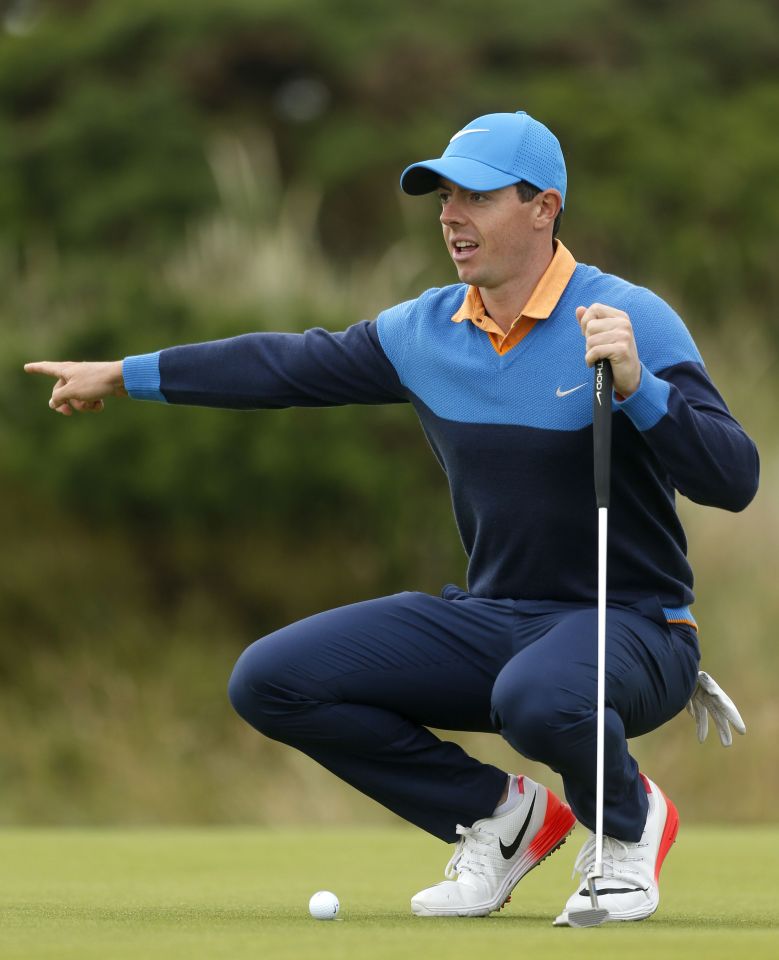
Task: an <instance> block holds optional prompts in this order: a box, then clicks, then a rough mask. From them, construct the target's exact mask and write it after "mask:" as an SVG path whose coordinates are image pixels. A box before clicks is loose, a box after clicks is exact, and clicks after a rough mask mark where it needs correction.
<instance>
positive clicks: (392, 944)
mask: <svg viewBox="0 0 779 960" xmlns="http://www.w3.org/2000/svg"><path fill="white" fill-rule="evenodd" d="M580 842H581V838H580V837H579V838H577V836H576V834H574V837H573V838H572V839H571V840H570V841H569V842H568V844H567V845H566V846H565V847H564V848H563V849H562V851H560V852H559V853H557V854H556V855H555V856H554V857H552V858H551V859H550V860H548V861H546V862H545V863H544V864H543V865H542V867H541V868H540V869H538V870H535V871H533V872H532V873H531V874H529V875H528V876H527V877H526V878H525V880H523V881H522V883H521V885H520V886H519V887H518V888H517V889H516V890H515V892H514V897H513V901H512V903H511V904H510V905H509V907H507V908H506V909H505V910H503V911H502V913H500V914H499V915H494V916H492V917H490V918H488V919H473V920H471V919H467V920H465V919H461V920H422V919H418V918H415V917H413V916H411V914H410V912H409V907H408V900H409V896H410V895H411V894H413V893H414V892H415V891H416V890H417V889H419V888H420V887H423V886H426V885H428V884H429V883H431V882H433V881H435V880H436V879H440V877H441V872H442V869H443V866H444V864H445V862H446V859H447V855H448V848H446V847H445V846H444V845H442V844H440V843H439V842H438V841H436V840H433V839H431V838H429V837H427V836H425V835H422V834H420V833H418V832H416V831H413V830H410V829H406V828H402V827H400V828H396V829H393V828H387V829H371V830H367V829H366V830H362V829H353V830H344V829H338V830H323V829H316V830H294V829H284V830H278V831H269V830H260V829H192V830H185V829H181V830H37V829H31V830H6V831H0V851H2V852H1V853H0V863H1V864H2V870H0V956H2V958H3V960H21V958H24V960H28V958H30V960H32V958H54V957H56V958H71V957H72V958H79V960H90V958H100V960H114V958H116V960H122V958H130V957H132V958H143V960H155V958H166V960H169V958H178V957H185V958H188V960H200V958H217V957H219V958H222V957H224V958H231V960H241V958H244V957H245V958H252V960H257V958H272V960H276V958H279V960H285V958H290V960H292V958H295V960H307V958H316V960H340V958H351V957H354V958H369V960H385V958H386V960H390V958H392V960H397V958H405V957H409V958H411V957H424V958H425V960H437V958H438V957H441V958H444V957H445V958H453V957H458V956H463V957H472V956H477V957H478V958H479V960H482V958H485V960H486V958H487V957H488V956H489V957H492V956H494V957H496V958H499V957H504V956H516V955H517V953H516V951H520V950H521V951H525V950H528V949H530V950H533V951H534V953H533V956H536V957H538V958H543V960H557V958H561V960H562V958H566V960H568V958H571V957H575V958H576V960H589V958H593V960H604V958H608V957H612V956H613V957H620V958H621V957H630V958H631V960H640V958H644V957H646V958H649V957H652V958H654V957H663V958H672V957H684V958H693V960H694V958H696V957H701V958H703V957H705V958H706V960H718V958H722V960H725V958H727V960H731V958H732V957H733V956H745V957H749V958H750V960H756V958H763V957H765V958H775V957H777V956H779V897H778V894H779V879H778V873H779V870H778V868H777V864H778V863H779V827H769V828H765V827H755V828H743V829H738V830H725V829H721V828H701V827H697V828H693V827H690V828H688V829H683V831H682V832H681V833H680V836H679V840H678V842H677V844H676V847H675V848H674V850H673V851H672V853H671V855H670V856H669V858H668V860H667V861H666V865H665V867H664V870H663V877H662V880H663V885H662V892H663V900H662V903H661V907H660V910H659V912H658V913H657V914H656V915H655V916H654V917H653V918H651V919H650V920H648V921H646V922H644V923H639V924H620V925H613V926H605V927H601V928H598V929H593V930H568V929H553V928H552V927H551V925H550V924H551V919H552V917H553V916H554V915H555V913H556V912H557V910H558V909H559V908H560V907H561V906H562V904H563V902H564V901H565V899H566V898H567V896H568V894H569V892H570V890H571V889H572V885H571V881H570V877H569V875H570V871H571V867H572V863H573V860H574V858H575V855H576V851H577V849H578V846H579V844H580ZM323 888H324V889H330V890H334V891H335V892H336V893H337V894H338V896H339V897H340V899H341V914H340V918H339V919H338V920H336V921H334V922H327V923H322V922H317V921H315V920H312V919H311V918H310V917H309V916H308V910H307V904H308V898H309V896H310V895H311V894H312V893H313V892H314V891H315V890H318V889H323ZM528 955H529V954H528Z"/></svg>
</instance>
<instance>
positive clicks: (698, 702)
mask: <svg viewBox="0 0 779 960" xmlns="http://www.w3.org/2000/svg"><path fill="white" fill-rule="evenodd" d="M687 712H688V713H689V714H690V716H691V717H692V718H693V719H694V720H695V725H696V727H697V728H698V739H699V740H700V742H701V743H703V741H704V740H705V739H706V736H707V734H708V732H709V714H711V716H712V719H713V720H714V724H715V726H716V727H717V733H718V734H719V738H720V740H721V741H722V746H723V747H729V746H730V745H731V743H733V735H732V733H731V732H730V725H731V724H733V727H734V728H735V730H736V732H737V733H741V734H743V733H746V732H747V728H746V725H745V724H744V721H743V720H742V719H741V714H740V713H739V712H738V710H737V709H736V705H735V703H733V701H732V700H731V699H730V697H729V696H728V695H727V694H726V693H725V691H724V690H723V689H722V687H720V685H719V684H718V683H717V682H716V681H715V680H714V678H713V677H710V676H709V675H708V673H704V671H703V670H700V671H699V672H698V682H697V683H696V684H695V689H694V690H693V692H692V698H691V699H690V702H689V703H688V704H687Z"/></svg>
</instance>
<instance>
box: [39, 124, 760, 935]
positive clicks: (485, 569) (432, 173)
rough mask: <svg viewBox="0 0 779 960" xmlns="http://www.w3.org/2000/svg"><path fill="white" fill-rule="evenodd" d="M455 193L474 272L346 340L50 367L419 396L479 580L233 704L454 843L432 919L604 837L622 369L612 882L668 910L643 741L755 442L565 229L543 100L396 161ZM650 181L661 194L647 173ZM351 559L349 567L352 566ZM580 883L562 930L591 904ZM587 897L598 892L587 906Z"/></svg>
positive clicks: (422, 900) (354, 608) (491, 905)
mask: <svg viewBox="0 0 779 960" xmlns="http://www.w3.org/2000/svg"><path fill="white" fill-rule="evenodd" d="M401 187H402V189H403V190H404V191H405V192H406V193H408V194H412V195H419V194H427V193H433V192H434V193H437V194H438V197H439V199H440V205H441V215H440V221H441V227H442V229H443V238H444V242H445V243H446V246H447V249H448V250H449V253H450V255H451V258H452V260H453V262H454V265H455V268H456V271H457V274H458V277H459V283H456V284H453V285H451V286H446V287H442V288H440V289H432V290H427V291H425V292H424V293H422V294H421V295H420V296H419V297H417V298H416V299H414V300H410V301H408V302H406V303H401V304H399V305H397V306H393V307H391V308H389V309H387V310H385V311H384V312H382V313H381V314H379V316H378V317H377V318H376V319H375V320H371V321H363V322H360V323H356V324H354V325H353V326H349V327H348V329H346V330H345V331H343V332H341V333H329V332H327V331H325V330H321V329H312V330H309V331H307V332H306V333H303V334H276V333H259V334H250V335H246V336H239V337H235V338H232V339H227V340H221V341H217V342H213V343H201V344H194V345H190V346H179V347H173V348H170V349H166V350H162V351H160V352H158V353H153V354H148V355H143V356H134V357H127V358H126V359H125V360H124V361H118V362H113V363H49V362H46V363H36V364H29V365H27V367H26V369H27V370H28V371H29V372H32V373H43V374H48V375H51V376H54V377H56V378H57V382H56V384H55V386H54V390H53V394H52V398H51V401H50V406H51V407H52V408H53V409H55V410H57V411H58V412H60V413H63V414H66V415H70V414H71V413H72V412H73V411H74V410H77V411H96V410H99V409H101V408H102V406H103V399H104V398H105V397H106V396H109V395H121V396H125V395H129V396H130V397H133V398H135V399H138V400H156V401H159V402H162V403H169V404H199V405H204V406H213V407H228V408H233V409H236V408H240V409H247V408H251V409H253V408H271V407H289V406H328V405H337V404H346V403H366V404H378V403H411V404H413V406H414V409H415V410H416V412H417V414H418V416H419V419H420V421H421V423H422V428H423V430H424V432H425V435H426V437H427V439H428V441H429V443H430V446H431V448H432V450H433V453H434V454H435V456H436V457H437V459H438V461H439V463H440V464H441V466H442V468H443V469H444V471H445V473H446V476H447V478H448V481H449V485H450V488H451V496H452V503H453V507H454V514H455V518H456V522H457V525H458V528H459V531H460V535H461V537H462V541H463V545H464V547H465V552H466V554H467V557H468V571H467V588H466V589H461V588H460V587H457V586H453V585H449V586H446V587H444V589H443V591H442V593H441V595H440V596H430V595H427V594H424V593H415V592H408V593H401V594H397V595H396V596H391V597H382V598H379V599H375V600H369V601H366V602H363V603H357V604H354V605H351V606H346V607H342V608H339V609H335V610H329V611H327V612H324V613H320V614H318V615H316V616H313V617H309V618H308V619H306V620H303V621H301V622H299V623H294V624H292V625H290V626H288V627H285V628H284V629H281V630H279V631H277V632H275V633H272V634H271V635H270V636H267V637H264V638H262V639H260V640H257V641H256V642H255V643H253V644H252V645H251V646H250V647H249V648H248V649H247V650H246V651H245V652H244V653H243V654H242V655H241V657H240V658H239V660H238V662H237V664H236V666H235V670H234V672H233V675H232V678H231V680H230V685H229V693H230V699H231V701H232V703H233V706H234V707H235V709H236V710H237V711H238V713H239V714H240V715H241V716H242V717H243V718H245V719H246V721H247V722H248V723H250V724H251V725H252V726H253V727H254V728H255V729H257V730H258V731H259V732H260V733H262V734H264V735H265V736H267V737H271V738H273V739H275V740H279V741H281V742H283V743H286V744H289V745H290V746H292V747H295V748H297V749H298V750H302V751H303V752H304V753H306V754H307V755H308V756H310V757H313V758H314V759H315V760H316V761H318V762H319V763H320V764H322V765H323V766H325V767H326V768H327V769H329V770H331V771H332V772H333V773H334V774H335V775H336V776H338V777H340V778H341V779H342V780H345V781H346V782H347V783H350V784H351V785H352V786H354V787H356V788H357V789H358V790H360V791H362V792H363V793H364V794H367V795H368V796H370V797H373V798H374V799H375V800H376V801H378V802H379V803H381V804H383V805H384V806H385V807H387V808H389V809H390V810H393V811H394V812H395V813H397V814H398V815H399V816H401V817H403V818H405V819H406V820H408V821H410V822H411V823H414V824H416V825H417V826H419V827H421V828H422V829H423V830H426V831H428V832H429V833H432V834H434V835H435V836H437V837H440V838H441V839H442V840H444V841H446V842H447V843H455V844H456V846H455V848H454V853H453V855H452V857H451V859H450V861H449V863H448V865H447V868H446V871H445V877H446V879H445V880H444V881H443V882H441V883H438V884H435V885H434V886H431V887H429V888H428V889H425V890H422V891H420V892H419V893H417V894H416V895H415V896H414V897H413V898H412V900H411V907H412V910H413V912H414V913H415V914H417V915H419V916H426V917H435V916H481V915H486V914H488V913H490V912H491V911H493V910H498V909H500V907H501V906H502V905H503V904H504V903H505V902H506V900H507V899H508V897H509V894H510V893H511V890H512V889H513V888H514V886H515V885H516V884H517V883H518V881H519V880H520V879H521V878H522V877H523V876H524V875H525V874H526V873H527V872H528V871H529V870H531V869H532V868H533V867H535V866H536V865H537V864H539V863H540V862H541V861H542V860H543V859H544V858H545V857H547V856H548V855H549V854H550V853H552V852H553V851H554V850H556V849H557V848H558V847H559V846H560V845H561V844H562V843H563V842H564V841H565V839H566V837H567V836H568V834H569V833H570V832H571V830H572V829H573V827H574V825H575V823H576V821H577V820H578V821H579V822H580V823H581V824H583V825H584V826H585V827H586V828H588V829H589V830H590V831H592V830H594V827H595V793H596V789H595V779H596V762H595V760H596V721H597V717H596V688H597V649H596V632H597V631H596V617H597V609H596V604H597V571H596V562H595V558H596V549H595V545H596V542H597V511H596V504H595V496H594V492H593V482H592V475H593V461H592V440H591V434H592V380H593V371H592V367H593V364H595V363H596V362H597V361H598V360H600V359H602V358H605V359H607V360H608V361H609V362H610V363H611V367H612V370H613V375H614V391H613V401H612V402H613V425H612V429H613V454H612V483H611V505H610V524H609V526H610V536H609V558H610V568H609V594H608V618H607V631H608V632H607V660H606V711H605V737H606V740H605V793H604V833H605V835H606V836H605V840H604V860H603V866H604V877H603V879H602V880H600V881H599V882H598V902H599V904H600V906H601V907H605V908H606V909H607V910H608V916H609V919H610V920H611V921H620V920H640V919H642V918H644V917H647V916H649V915H650V914H652V913H653V912H654V911H655V910H656V909H657V906H658V902H659V891H658V876H659V873H660V868H661V865H662V863H663V859H664V858H665V856H666V855H667V853H668V851H669V849H670V847H671V844H672V843H673V841H674V838H675V836H676V833H677V829H678V823H679V817H678V813H677V810H676V808H675V806H674V804H673V803H672V802H671V800H670V799H669V798H668V797H667V796H666V795H665V794H664V793H663V791H662V789H661V788H660V787H659V786H658V785H657V784H656V783H654V782H653V781H652V780H651V779H650V778H649V777H648V776H646V775H644V773H642V772H641V771H639V768H638V765H637V763H636V761H635V760H634V759H633V758H632V757H631V755H630V753H629V750H628V743H627V741H628V739H630V738H632V737H638V736H641V735H642V734H645V733H648V732H649V731H651V730H655V729H657V728H658V727H660V726H661V725H662V724H664V723H665V722H666V721H668V720H670V719H671V718H672V717H673V716H675V715H676V714H677V713H678V712H679V711H680V710H681V709H682V708H683V707H684V706H685V704H686V703H687V702H688V700H690V697H691V696H692V695H693V691H694V690H695V689H696V682H697V679H698V664H699V648H698V640H697V627H696V622H695V618H694V615H693V613H692V610H691V604H692V602H693V593H692V582H693V577H692V572H691V570H690V567H689V565H688V562H687V558H686V540H685V535H684V532H683V530H682V527H681V524H680V522H679V518H678V516H677V513H676V509H675V496H676V493H677V491H678V492H679V493H681V494H683V495H684V496H685V497H688V498H689V499H691V500H694V501H695V502H696V503H701V504H707V505H710V506H715V507H721V508H724V509H726V510H734V511H737V510H742V509H743V508H744V507H745V506H746V505H747V504H748V503H749V502H750V500H751V499H752V497H753V496H754V494H755V491H756V488H757V482H758V457H757V452H756V449H755V446H754V444H753V443H752V441H751V440H750V439H749V437H748V436H747V435H746V434H745V433H744V431H743V429H742V428H741V426H740V425H739V424H738V423H737V422H736V420H735V419H734V418H733V417H732V416H731V414H730V413H729V411H728V408H727V406H726V405H725V402H724V401H723V399H722V397H721V396H720V395H719V393H718V392H717V390H716V388H715V386H714V384H713V383H712V382H711V380H710V378H709V376H708V374H707V372H706V369H705V367H704V365H703V361H702V359H701V356H700V354H699V353H698V350H697V349H696V346H695V344H694V342H693V340H692V338H691V336H690V334H689V333H688V331H687V329H686V327H685V326H684V324H683V322H682V320H681V319H680V318H679V316H678V315H677V314H676V313H675V312H674V310H673V309H672V308H671V307H670V306H668V304H666V303H665V302H664V301H663V300H662V299H660V298H659V297H658V296H656V295H655V294H654V293H652V292H650V291H649V290H647V289H645V288H643V287H637V286H634V285H633V284H631V283H629V282H627V281H625V280H622V279H620V278H619V277H615V276H611V275H609V274H606V273H602V272H601V271H600V270H599V269H597V268H596V267H593V266H587V265H585V264H583V263H579V262H577V260H576V259H575V258H574V256H573V254H572V253H571V252H570V251H569V250H568V249H566V247H565V246H564V245H563V244H562V242H561V241H560V240H559V239H557V232H558V228H559V225H560V219H561V216H562V212H563V209H564V206H565V203H566V169H565V163H564V160H563V154H562V151H561V148H560V144H559V142H558V140H557V138H556V137H555V136H554V135H553V134H552V133H551V132H550V131H549V130H548V129H547V128H546V127H545V126H544V125H542V124H541V123H539V122H538V121H537V120H534V119H533V118H532V117H530V116H528V114H526V113H524V112H517V113H496V114H490V115H487V116H482V117H478V118H477V119H476V120H474V121H472V122H471V123H469V124H468V125H467V126H465V127H464V128H463V129H461V130H458V131H453V136H452V138H451V140H450V141H449V144H448V146H447V147H446V149H445V151H444V153H443V155H442V156H441V157H440V158H436V159H433V160H427V161H423V162H421V163H415V164H413V165H411V166H410V167H408V168H407V169H406V170H405V171H404V172H403V175H402V177H401ZM637 189H640V186H638V185H637ZM334 562H337V557H336V558H334ZM430 727H435V728H442V729H449V730H470V731H495V732H497V733H499V734H500V735H501V736H503V737H504V738H505V739H506V740H507V741H508V743H509V744H510V745H511V746H512V747H513V748H514V750H515V751H516V753H517V754H518V757H517V762H518V764H519V765H521V761H520V757H526V758H528V759H531V760H535V761H538V762H540V763H542V764H545V765H546V766H547V767H549V768H550V769H552V770H554V771H557V773H559V774H560V776H561V777H562V781H563V785H564V789H565V801H566V802H563V801H562V800H561V799H559V798H558V797H557V796H555V795H554V794H553V793H552V792H551V791H550V790H549V789H547V788H546V787H545V786H543V785H542V784H540V783H536V782H534V781H533V780H531V779H530V778H529V777H527V776H523V775H522V774H521V773H519V774H514V773H509V772H506V771H504V770H499V769H497V768H496V767H494V766H490V765H488V764H485V763H481V762H480V761H479V760H478V759H476V758H474V757H471V756H469V755H468V754H467V753H466V752H465V751H464V750H463V749H462V748H461V747H460V746H458V745H456V744H454V743H451V742H447V741H446V740H442V739H439V738H438V737H437V736H435V735H434V734H433V733H432V732H431V731H430V729H429V728H430ZM594 856H595V843H594V838H593V837H592V836H590V837H589V838H588V839H587V840H586V841H585V843H584V845H583V847H582V850H581V853H580V854H579V857H578V859H577V861H576V867H577V869H578V871H579V873H580V874H581V882H580V883H578V884H577V887H576V889H575V890H574V891H573V893H572V895H571V896H570V898H569V899H568V901H567V903H563V904H562V905H561V909H560V911H559V915H558V916H557V918H556V920H555V921H554V922H555V923H556V924H558V925H562V926H565V925H567V924H568V911H569V910H573V909H575V908H576V907H577V906H587V905H588V904H589V893H588V889H587V884H586V882H585V881H586V877H587V873H588V870H589V868H590V866H591V864H592V862H593V860H594ZM585 898H586V899H585Z"/></svg>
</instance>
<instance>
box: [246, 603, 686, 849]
mask: <svg viewBox="0 0 779 960" xmlns="http://www.w3.org/2000/svg"><path fill="white" fill-rule="evenodd" d="M596 640H597V610H596V609H595V608H594V607H589V606H581V605H576V604H570V603H556V602H543V601H527V600H525V601H523V600H516V601H515V600H487V599H483V598H479V597H474V596H471V595H470V594H468V593H466V592H464V591H463V590H460V589H459V588H457V587H455V586H448V587H445V588H444V590H443V592H442V594H441V596H440V597H436V596H430V595H428V594H424V593H401V594H397V595H395V596H391V597H382V598H380V599H377V600H368V601H365V602H363V603H357V604H352V605H350V606H346V607H340V608H338V609H335V610H328V611H326V612H324V613H320V614H317V615H316V616H313V617H309V618H307V619H305V620H302V621H300V622H299V623H294V624H292V625H290V626H288V627H285V628H284V629H282V630H278V631H277V632H275V633H272V634H270V635H269V636H267V637H264V638H263V639H261V640H258V641H256V642H255V643H253V644H252V645H251V646H250V647H249V648H248V649H247V650H245V651H244V653H243V654H242V655H241V657H240V658H239V660H238V662H237V664H236V666H235V670H234V671H233V675H232V677H231V679H230V685H229V693H230V699H231V702H232V704H233V706H234V707H235V709H236V711H237V712H238V713H239V714H240V716H242V717H243V718H244V719H245V720H246V721H247V722H248V723H250V724H251V725H252V726H253V727H255V728H256V729H257V730H259V731H260V732H261V733H263V734H265V735H266V736H268V737H271V738H273V739H275V740H279V741H281V742H283V743H287V744H289V745H290V746H293V747H295V748H297V749H298V750H302V751H303V752H304V753H306V754H308V756H310V757H312V758H313V759H314V760H316V761H317V762H319V763H321V764H322V765H323V766H325V767H327V769H329V770H331V771H332V772H333V773H334V774H336V776H338V777H340V778H341V779H342V780H345V781H346V782H347V783H350V784H351V785H352V786H354V787H356V788H357V789H358V790H360V791H362V792H363V793H365V794H367V795H368V796H370V797H373V799H375V800H377V801H378V802H379V803H381V804H383V805H384V806H385V807H388V808H389V809H390V810H393V811H394V812H395V813H397V814H399V815H400V816H401V817H403V818H404V819H406V820H408V821H410V822H411V823H414V824H416V825H417V826H419V827H422V828H423V829H424V830H427V831H428V832H430V833H432V834H434V835H435V836H438V837H440V838H441V839H443V840H446V841H448V842H451V841H454V840H455V839H456V833H455V827H456V825H457V824H458V823H461V824H464V825H470V824H471V823H473V822H474V821H475V820H478V819H480V818H482V817H488V816H490V815H491V813H492V811H493V810H494V808H495V806H496V804H497V802H498V800H499V798H500V795H501V793H502V791H503V788H504V786H505V783H506V773H505V772H504V771H502V770H499V769H497V768H496V767H494V766H491V765H489V764H484V763H481V762H480V761H478V760H477V759H475V758H473V757H471V756H469V755H468V754H467V753H466V752H465V751H464V750H463V749H462V748H461V747H460V746H459V745H457V744H454V743H451V742H447V741H445V740H441V739H439V738H438V737H437V736H435V735H434V734H433V733H432V732H431V731H430V730H429V729H428V727H437V728H440V729H445V730H446V729H448V730H470V731H494V732H499V733H500V734H501V735H502V736H503V737H504V738H505V739H506V740H507V741H508V743H510V744H511V746H512V747H513V748H514V749H515V750H516V751H517V752H518V753H520V754H522V755H523V756H525V757H528V758H529V759H532V760H537V761H540V762H542V763H544V764H546V765H547V766H549V767H551V768H552V769H553V770H555V771H557V772H558V773H559V774H560V775H561V777H562V779H563V784H564V787H565V795H566V799H567V801H568V803H569V804H570V805H571V808H572V809H573V812H574V814H575V816H576V818H577V819H578V820H579V821H580V822H581V823H583V824H584V825H585V826H587V827H589V828H590V829H591V830H593V829H594V827H595V754H596V694H597V642H596ZM699 659H700V654H699V650H698V643H697V638H696V634H695V631H694V629H693V628H692V627H689V626H687V625H684V624H668V623H667V622H666V621H665V619H664V617H663V613H662V610H661V607H660V604H659V602H658V601H656V600H645V601H641V602H640V603H637V604H635V605H634V606H630V607H626V606H609V609H608V615H607V657H606V716H605V730H606V744H605V797H604V831H605V833H606V834H607V835H608V836H612V837H617V838H619V839H621V840H626V841H637V840H639V839H640V837H641V833H642V831H643V827H644V822H645V820H646V813H647V799H646V792H645V790H644V788H643V787H642V783H641V780H640V778H639V775H638V765H637V764H636V761H635V760H634V759H633V758H632V757H631V756H630V754H629V752H628V746H627V742H626V740H627V738H629V737H636V736H640V735H641V734H644V733H647V732H649V731H650V730H654V729H655V728H657V727H659V726H660V725H661V724H663V723H665V722H666V721H667V720H669V719H670V718H671V717H673V716H674V715H675V714H676V713H678V712H679V710H681V709H682V708H683V707H684V705H685V703H686V702H687V700H688V699H689V697H690V695H691V693H692V690H693V688H694V686H695V682H696V677H697V670H698V661H699Z"/></svg>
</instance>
